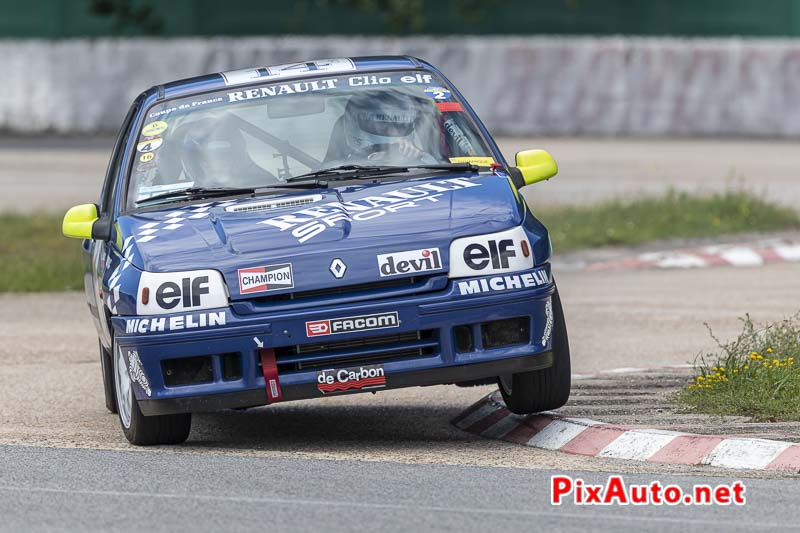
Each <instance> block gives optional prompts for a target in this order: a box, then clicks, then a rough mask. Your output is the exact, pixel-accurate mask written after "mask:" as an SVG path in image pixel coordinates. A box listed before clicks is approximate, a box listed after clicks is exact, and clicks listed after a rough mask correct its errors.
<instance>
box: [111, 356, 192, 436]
mask: <svg viewBox="0 0 800 533" xmlns="http://www.w3.org/2000/svg"><path fill="white" fill-rule="evenodd" d="M114 388H115V392H116V397H117V412H118V414H119V421H120V424H121V425H122V432H123V433H125V438H127V439H128V441H129V442H130V443H131V444H137V445H139V446H152V445H156V444H180V443H182V442H184V441H185V440H186V439H187V438H188V437H189V431H190V430H191V428H192V415H191V414H188V413H187V414H178V415H156V416H144V415H143V414H142V411H141V410H140V409H139V403H138V402H137V401H136V397H135V395H134V393H133V383H132V382H131V377H130V373H129V372H128V362H127V361H126V360H125V356H124V355H123V353H122V349H121V348H120V347H119V346H117V344H116V341H115V342H114Z"/></svg>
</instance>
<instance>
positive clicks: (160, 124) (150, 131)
mask: <svg viewBox="0 0 800 533" xmlns="http://www.w3.org/2000/svg"><path fill="white" fill-rule="evenodd" d="M168 127H169V126H168V124H167V123H166V122H164V121H163V120H156V121H155V122H151V123H149V124H145V125H144V127H143V128H142V135H143V136H144V137H155V136H156V135H161V134H162V133H164V132H165V131H167V128H168Z"/></svg>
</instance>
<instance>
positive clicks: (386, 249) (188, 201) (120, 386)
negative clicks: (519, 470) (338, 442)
mask: <svg viewBox="0 0 800 533" xmlns="http://www.w3.org/2000/svg"><path fill="white" fill-rule="evenodd" d="M557 170H558V169H557V167H556V164H555V162H554V161H553V159H552V157H550V155H549V154H548V153H547V152H544V151H542V150H529V151H523V152H520V153H518V154H517V155H516V166H511V165H509V164H508V163H507V162H506V161H505V159H504V158H503V155H502V154H501V153H500V150H499V149H498V147H497V145H496V144H495V143H494V141H493V140H492V138H491V137H490V136H489V133H488V132H487V131H486V128H485V127H484V126H483V125H482V124H481V122H480V120H479V119H478V117H477V116H476V114H475V112H474V111H473V110H472V108H470V106H469V104H467V102H466V101H465V100H464V98H463V97H462V96H461V94H460V93H459V92H458V90H457V89H456V88H455V87H453V85H452V84H450V82H449V81H448V80H447V79H446V78H445V77H444V76H443V75H442V74H441V73H440V72H439V71H438V70H436V69H435V68H434V67H433V66H431V65H429V64H428V63H425V62H424V61H421V60H419V59H416V58H413V57H362V58H338V59H326V60H317V61H309V62H305V63H295V64H289V65H279V66H272V67H265V68H254V69H245V70H238V71H231V72H223V73H220V74H212V75H207V76H201V77H196V78H191V79H187V80H182V81H176V82H172V83H168V84H165V85H159V86H156V87H153V88H151V89H149V90H148V91H146V92H144V93H142V94H141V95H140V96H139V97H138V98H136V100H135V101H134V103H133V105H132V106H131V108H130V111H128V114H127V117H126V118H125V121H124V124H123V126H122V130H121V132H120V134H119V137H118V139H117V142H116V145H115V147H114V152H113V155H112V157H111V162H110V165H109V168H108V172H107V175H106V178H105V183H104V185H103V190H102V192H101V196H100V199H99V202H98V203H97V204H85V205H79V206H76V207H73V208H72V209H70V210H69V212H68V213H67V214H66V216H65V218H64V224H63V233H64V235H66V236H68V237H75V238H79V239H83V251H84V265H85V273H84V281H85V286H86V297H87V300H88V303H89V309H90V311H91V314H92V317H93V318H94V322H95V327H96V328H97V332H98V335H99V338H100V360H101V363H102V369H103V381H104V384H105V401H106V407H107V408H108V409H109V411H111V412H117V413H118V414H119V419H120V422H121V425H122V430H123V432H124V433H125V436H126V437H127V439H128V440H129V441H130V442H132V443H134V444H140V445H147V444H168V443H179V442H183V441H184V440H186V439H187V437H188V435H189V431H190V427H191V413H193V412H201V411H212V410H219V409H228V408H245V407H252V406H259V405H266V404H272V403H275V402H283V401H289V400H300V399H305V398H317V397H320V396H332V395H337V394H348V393H356V392H376V391H380V390H384V389H392V388H399V387H412V386H420V385H436V384H449V383H455V384H460V385H475V384H484V383H490V382H494V381H495V380H496V381H497V382H498V384H499V387H500V390H501V392H502V394H503V397H504V399H505V401H506V404H507V405H508V407H509V408H510V409H511V410H512V411H514V412H515V413H533V412H538V411H543V410H547V409H554V408H557V407H560V406H562V405H563V404H564V403H565V402H566V401H567V398H568V397H569V391H570V359H569V344H568V341H567V331H566V326H565V323H564V315H563V312H562V309H561V302H560V300H559V296H558V291H557V289H556V285H555V282H554V281H553V276H552V273H551V271H550V262H549V261H550V254H551V247H550V239H549V237H548V234H547V230H546V229H545V228H544V226H542V224H541V223H540V222H539V221H538V220H537V219H536V218H535V217H534V216H533V215H532V214H531V212H530V210H529V209H528V207H527V206H526V204H525V201H524V199H523V198H522V196H521V195H520V194H519V192H518V190H519V188H521V187H523V186H525V185H528V184H531V183H534V182H537V181H540V180H544V179H548V178H550V177H552V176H554V175H555V174H556V172H557Z"/></svg>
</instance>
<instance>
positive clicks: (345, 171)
mask: <svg viewBox="0 0 800 533" xmlns="http://www.w3.org/2000/svg"><path fill="white" fill-rule="evenodd" d="M414 169H423V170H436V171H451V172H452V171H461V172H477V171H478V166H477V165H473V164H472V163H441V164H431V165H411V166H391V165H384V166H378V165H376V166H369V165H340V166H338V167H331V168H323V169H321V170H315V171H314V172H309V173H307V174H300V175H299V176H293V177H291V178H288V179H287V180H286V182H287V183H291V182H295V181H301V180H307V179H309V178H319V177H323V176H324V177H325V178H327V179H328V180H329V181H336V180H349V179H361V178H374V177H377V176H384V175H387V174H400V173H405V172H408V171H410V170H414Z"/></svg>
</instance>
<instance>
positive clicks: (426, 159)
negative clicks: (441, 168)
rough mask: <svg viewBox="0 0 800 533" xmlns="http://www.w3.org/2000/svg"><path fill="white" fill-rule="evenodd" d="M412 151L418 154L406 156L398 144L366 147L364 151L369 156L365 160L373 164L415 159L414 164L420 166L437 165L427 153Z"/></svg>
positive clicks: (417, 149) (433, 158)
mask: <svg viewBox="0 0 800 533" xmlns="http://www.w3.org/2000/svg"><path fill="white" fill-rule="evenodd" d="M414 149H415V150H416V151H417V152H418V153H417V154H407V153H403V150H402V149H401V147H400V144H399V143H379V144H373V145H370V146H368V147H367V148H366V150H364V151H365V152H367V153H368V154H369V155H367V159H369V160H370V161H375V162H381V161H385V160H387V159H399V160H401V161H402V160H403V159H416V162H418V163H422V164H435V163H438V161H437V160H436V158H435V157H433V156H432V155H431V154H429V153H428V152H425V151H423V150H420V149H419V148H416V147H414Z"/></svg>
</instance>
